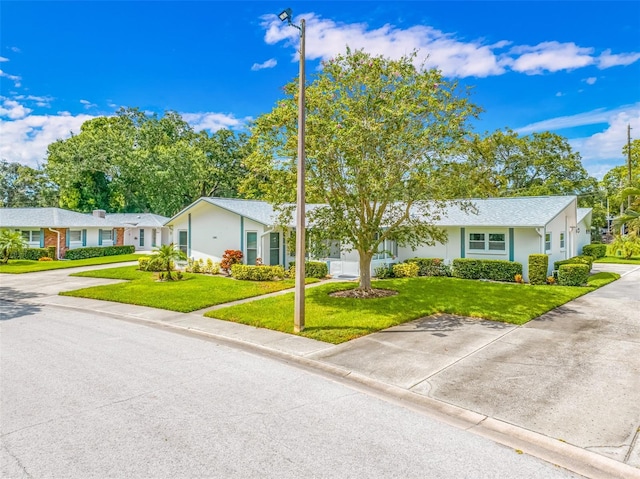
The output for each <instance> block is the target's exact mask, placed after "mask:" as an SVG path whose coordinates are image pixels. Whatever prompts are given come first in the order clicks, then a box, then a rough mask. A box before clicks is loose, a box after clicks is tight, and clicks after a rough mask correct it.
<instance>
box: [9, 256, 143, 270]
mask: <svg viewBox="0 0 640 479" xmlns="http://www.w3.org/2000/svg"><path fill="white" fill-rule="evenodd" d="M140 256H144V255H141V254H120V255H117V256H99V257H97V258H87V259H74V260H59V261H30V260H26V259H15V260H14V259H10V260H9V262H8V263H6V264H0V273H10V274H22V273H35V272H38V271H49V270H52V269H66V268H77V267H79V266H93V265H100V264H112V263H124V262H126V261H138V258H139V257H140Z"/></svg>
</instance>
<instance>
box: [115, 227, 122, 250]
mask: <svg viewBox="0 0 640 479" xmlns="http://www.w3.org/2000/svg"><path fill="white" fill-rule="evenodd" d="M115 230H116V246H123V245H124V228H115Z"/></svg>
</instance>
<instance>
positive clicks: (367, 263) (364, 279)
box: [358, 251, 373, 291]
mask: <svg viewBox="0 0 640 479" xmlns="http://www.w3.org/2000/svg"><path fill="white" fill-rule="evenodd" d="M358 254H359V256H360V286H358V289H361V290H363V291H371V258H372V257H373V254H371V253H365V252H362V251H358Z"/></svg>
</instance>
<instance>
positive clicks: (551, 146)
mask: <svg viewBox="0 0 640 479" xmlns="http://www.w3.org/2000/svg"><path fill="white" fill-rule="evenodd" d="M459 147H460V148H459V151H460V154H461V156H462V157H463V158H464V159H465V160H466V162H465V164H464V169H461V170H460V171H459V172H458V173H459V174H463V175H465V176H468V177H469V178H470V179H472V180H473V181H471V182H470V184H472V185H473V191H472V192H471V193H472V194H473V195H474V196H493V197H496V196H503V197H505V196H542V195H584V196H592V195H594V194H595V193H597V181H596V179H595V178H592V177H590V176H589V174H588V173H587V171H586V170H585V168H584V167H583V166H582V161H581V158H580V154H579V153H577V152H574V151H573V150H572V148H571V145H569V142H568V141H567V139H566V138H564V137H562V136H560V135H557V134H555V133H550V132H542V133H533V134H531V135H525V136H522V135H519V134H518V133H516V132H514V131H512V130H510V129H507V130H505V131H501V130H498V131H495V132H494V133H491V134H490V135H486V136H484V137H483V136H480V135H475V136H474V137H473V138H472V139H471V140H469V141H465V142H461V143H460V145H459ZM469 166H473V167H472V168H469Z"/></svg>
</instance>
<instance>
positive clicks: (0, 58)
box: [0, 57, 9, 63]
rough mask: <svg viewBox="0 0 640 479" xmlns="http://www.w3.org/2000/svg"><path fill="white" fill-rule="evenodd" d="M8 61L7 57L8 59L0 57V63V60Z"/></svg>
mask: <svg viewBox="0 0 640 479" xmlns="http://www.w3.org/2000/svg"><path fill="white" fill-rule="evenodd" d="M8 61H9V59H8V58H5V57H0V63H1V62H8Z"/></svg>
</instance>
